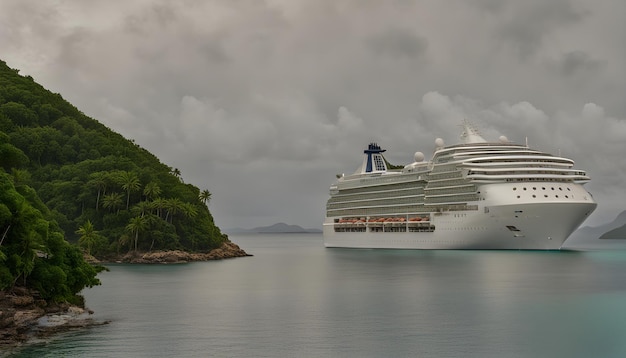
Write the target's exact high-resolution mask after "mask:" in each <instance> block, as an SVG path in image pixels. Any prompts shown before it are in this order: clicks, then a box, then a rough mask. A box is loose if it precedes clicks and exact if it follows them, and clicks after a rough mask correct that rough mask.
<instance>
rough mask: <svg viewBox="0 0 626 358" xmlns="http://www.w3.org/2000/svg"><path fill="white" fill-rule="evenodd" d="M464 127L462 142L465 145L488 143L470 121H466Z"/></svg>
mask: <svg viewBox="0 0 626 358" xmlns="http://www.w3.org/2000/svg"><path fill="white" fill-rule="evenodd" d="M462 126H463V133H461V140H462V141H463V143H466V144H469V143H487V141H486V140H485V139H484V138H483V137H482V136H481V135H480V133H479V132H478V129H477V128H476V127H474V125H472V124H471V123H470V122H469V121H468V120H464V121H463V124H462Z"/></svg>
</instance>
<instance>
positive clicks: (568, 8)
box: [0, 0, 626, 227]
mask: <svg viewBox="0 0 626 358" xmlns="http://www.w3.org/2000/svg"><path fill="white" fill-rule="evenodd" d="M624 11H626V3H624V2H623V1H621V0H606V1H605V2H603V3H602V6H600V5H597V4H595V3H590V2H583V1H579V0H556V1H549V2H546V1H542V0H530V1H523V2H520V1H514V0H507V1H491V0H484V1H476V2H464V1H452V2H450V1H448V2H441V1H429V0H415V1H361V0H339V1H331V0H320V1H308V0H294V1H292V0H268V1H227V0H214V1H185V2H170V1H165V0H156V1H155V0H133V1H126V2H124V3H114V2H96V3H92V2H90V3H85V2H81V1H77V0H67V1H63V2H40V1H34V0H6V1H2V2H1V3H0V47H1V48H2V49H3V53H2V55H1V56H2V59H3V60H5V61H7V63H8V64H9V66H11V67H14V68H19V69H20V70H21V73H23V74H28V75H31V76H33V77H34V79H35V80H36V81H38V82H40V83H41V84H42V85H44V86H45V87H47V88H49V89H50V90H52V91H53V92H59V93H61V94H62V95H63V97H64V98H66V99H68V100H69V101H70V102H72V103H73V104H74V105H76V106H77V107H78V108H79V109H80V110H81V111H83V112H85V113H86V114H88V115H90V116H92V117H94V118H96V119H98V120H100V121H102V122H103V123H104V124H105V125H107V126H108V127H110V128H112V129H113V130H115V131H118V132H120V133H122V134H123V135H124V136H126V137H128V138H131V139H134V140H135V141H136V142H137V143H138V144H139V145H141V146H142V147H144V148H146V149H148V150H150V151H152V152H153V153H155V154H156V155H157V156H158V157H159V158H160V159H161V160H162V161H164V162H165V163H166V164H167V165H170V166H172V167H176V168H179V169H180V170H181V171H182V174H183V177H184V179H185V181H186V182H190V183H193V184H195V185H198V186H199V187H202V188H206V189H209V190H210V191H211V192H212V193H213V200H212V203H211V209H212V212H213V213H214V215H215V218H216V220H217V222H218V224H219V225H221V226H224V227H229V226H245V227H253V226H259V225H267V224H271V223H273V222H278V221H286V222H290V223H294V224H300V225H303V226H316V225H317V226H319V223H320V222H321V221H322V218H323V214H324V204H325V200H326V197H327V190H328V185H330V183H331V182H332V180H334V177H335V174H337V173H341V172H346V173H347V172H351V171H353V170H354V169H355V168H356V167H357V166H358V165H359V164H360V160H361V158H360V155H361V153H362V150H363V149H364V147H365V146H367V144H368V143H369V142H371V141H375V142H378V143H379V144H380V145H382V146H384V147H385V148H387V149H388V151H387V152H386V154H387V157H388V159H389V160H390V161H391V162H392V163H395V164H402V163H408V162H410V161H411V160H412V158H413V153H414V152H415V151H422V152H424V153H425V154H426V156H427V157H428V156H429V155H430V154H431V153H432V149H433V147H434V144H433V143H434V140H435V138H437V137H441V138H443V139H445V141H446V142H447V143H448V144H452V143H455V142H456V141H457V140H458V135H459V131H458V123H459V122H460V120H462V119H464V118H467V119H470V120H473V121H475V122H476V123H477V124H478V126H479V127H480V129H481V131H482V133H483V135H484V136H485V137H486V138H488V139H497V138H498V137H499V136H500V135H506V136H507V137H508V138H509V139H511V140H514V141H517V142H522V143H523V142H525V141H526V138H528V141H529V144H531V145H533V146H537V147H539V148H540V149H542V150H545V151H548V152H553V153H558V152H559V151H561V152H562V153H563V154H564V155H566V154H567V155H568V156H571V157H572V158H573V159H574V160H576V161H577V165H580V167H581V168H582V169H585V170H588V171H589V173H590V175H591V176H592V178H593V181H592V182H591V183H590V184H589V188H590V189H591V190H592V192H594V195H595V196H596V199H598V201H599V202H601V207H600V208H599V209H598V212H600V213H602V212H609V211H610V210H618V209H619V208H620V205H622V204H621V203H622V202H623V201H624V198H621V197H620V195H621V194H620V193H621V191H622V188H623V187H624V183H623V180H622V179H621V178H624V177H626V176H624V173H623V172H622V171H623V169H622V168H624V167H626V165H624V162H623V159H622V158H623V155H622V154H621V152H622V151H623V145H622V144H621V143H623V142H624V140H625V139H626V134H625V133H624V125H623V123H624V122H625V121H626V102H625V101H624V100H623V94H624V93H626V81H625V80H624V79H625V78H626V72H625V68H624V66H623V64H624V63H626V51H624V42H623V38H622V37H623V36H622V34H621V32H620V31H616V30H615V29H619V28H623V16H621V14H623V13H624ZM620 26H621V27H620ZM599 39H602V40H601V41H600V40H599ZM615 193H617V194H615ZM294 202H296V203H297V205H296V204H294ZM294 205H295V206H294ZM622 206H623V205H622ZM605 208H606V209H605ZM624 209H626V207H624ZM611 216H613V217H614V216H615V215H614V214H611ZM242 223H245V224H242Z"/></svg>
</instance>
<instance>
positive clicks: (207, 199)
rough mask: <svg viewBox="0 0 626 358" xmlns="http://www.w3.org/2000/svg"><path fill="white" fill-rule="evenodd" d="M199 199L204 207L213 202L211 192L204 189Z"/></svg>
mask: <svg viewBox="0 0 626 358" xmlns="http://www.w3.org/2000/svg"><path fill="white" fill-rule="evenodd" d="M198 199H200V201H201V202H203V203H204V205H206V204H207V203H209V202H210V201H211V192H210V191H208V190H206V189H204V190H203V191H201V192H200V196H198Z"/></svg>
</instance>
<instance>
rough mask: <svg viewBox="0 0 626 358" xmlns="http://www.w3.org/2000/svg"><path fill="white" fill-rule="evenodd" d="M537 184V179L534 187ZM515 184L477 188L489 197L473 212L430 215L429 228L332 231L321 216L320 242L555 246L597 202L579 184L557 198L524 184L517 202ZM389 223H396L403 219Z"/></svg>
mask: <svg viewBox="0 0 626 358" xmlns="http://www.w3.org/2000/svg"><path fill="white" fill-rule="evenodd" d="M537 185H541V183H539V184H534V187H537ZM548 185H549V184H548ZM515 186H516V185H515V184H500V185H490V186H483V187H482V190H483V191H489V192H490V193H491V196H492V197H493V198H494V199H492V200H489V199H487V200H484V201H480V202H477V203H476V204H479V205H477V206H478V209H477V210H468V211H449V212H441V213H432V214H430V222H429V224H430V225H432V227H434V230H433V231H432V232H410V231H409V230H404V229H403V230H404V231H403V232H398V231H394V232H384V231H383V232H374V231H372V230H371V229H370V228H369V227H367V225H370V224H369V223H366V224H363V225H365V226H366V229H365V231H361V232H336V230H335V225H336V224H335V219H334V218H327V219H326V222H325V223H324V245H325V246H326V247H343V248H370V249H425V250H559V249H560V248H561V246H562V245H563V243H564V242H565V240H566V239H567V238H568V237H569V235H571V234H572V232H574V230H576V229H577V228H578V226H580V224H582V222H583V221H585V219H586V218H587V217H588V216H589V215H590V214H591V213H592V212H593V211H594V209H595V208H596V206H597V204H596V203H595V202H594V201H593V199H592V198H591V196H590V195H589V194H588V192H587V191H586V190H585V189H584V188H583V187H582V185H577V184H567V185H564V186H563V185H562V186H561V187H562V188H564V189H565V190H566V191H567V192H569V193H570V195H568V198H563V195H561V200H560V201H555V200H554V199H552V198H548V199H546V198H543V196H542V195H538V198H533V195H534V194H530V193H531V192H532V187H533V186H532V185H529V187H528V189H530V190H528V191H526V192H527V193H528V194H527V195H526V196H527V198H524V197H522V198H521V199H519V203H514V201H513V198H511V196H512V195H511V193H513V192H514V191H513V190H512V188H513V187H515ZM517 186H518V187H520V185H517ZM568 188H569V190H567V189H568ZM519 189H520V191H522V190H521V188H519ZM538 189H540V188H538ZM547 189H548V190H549V189H550V188H547ZM557 191H558V187H557ZM515 192H517V191H515ZM515 196H517V195H515ZM535 196H537V195H535ZM515 199H517V198H515ZM390 225H396V227H398V225H409V223H408V222H405V223H394V224H390ZM396 230H397V229H396Z"/></svg>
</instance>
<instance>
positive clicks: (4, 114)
mask: <svg viewBox="0 0 626 358" xmlns="http://www.w3.org/2000/svg"><path fill="white" fill-rule="evenodd" d="M0 168H1V169H0V187H1V188H0V235H2V236H1V237H0V240H1V241H0V289H5V288H7V287H11V285H14V284H21V285H26V286H31V287H34V288H37V289H38V290H40V291H41V292H42V295H45V296H46V297H47V298H54V299H68V298H69V297H70V296H71V295H73V294H75V293H77V292H79V291H80V289H82V288H83V287H85V286H91V285H94V284H97V283H98V281H97V279H96V278H95V274H96V270H95V269H94V268H92V267H91V266H88V265H87V266H85V265H86V264H85V263H84V261H83V259H82V255H81V252H80V250H82V251H83V252H84V253H87V254H91V255H94V256H96V257H99V258H107V257H115V256H117V255H120V254H123V253H125V252H128V251H148V250H156V249H182V250H187V251H201V252H202V251H209V250H211V249H213V248H216V247H219V246H221V244H222V243H224V242H225V241H227V240H228V239H227V237H226V235H224V234H222V233H221V232H220V230H219V228H217V227H216V226H215V225H214V223H213V217H212V216H211V213H210V212H209V209H208V208H207V205H206V204H207V203H208V201H209V200H210V198H211V193H210V192H209V191H208V190H203V191H200V190H199V189H198V188H197V187H195V186H193V185H191V184H186V183H184V182H183V181H182V179H181V173H180V170H178V169H176V168H170V167H168V166H166V165H164V164H163V163H161V162H160V161H159V160H158V159H157V158H156V157H155V156H154V155H152V154H151V153H149V152H148V151H147V150H145V149H143V148H141V147H139V146H138V145H137V144H135V143H134V142H133V141H132V140H127V139H125V138H124V137H122V136H121V135H119V134H117V133H115V132H113V131H111V130H110V129H108V128H107V127H105V126H104V125H102V124H101V123H99V122H97V121H96V120H94V119H91V118H89V117H87V116H85V115H84V114H83V113H81V112H80V111H78V110H77V109H76V108H75V107H74V106H72V105H71V104H70V103H68V102H67V101H65V100H64V99H63V98H62V97H61V96H60V95H59V94H55V93H51V92H49V91H47V90H46V89H44V88H43V87H41V86H40V85H38V84H37V83H35V82H34V81H33V79H32V78H31V77H30V76H25V77H24V76H20V75H19V74H18V71H17V70H13V69H11V68H9V67H8V66H7V65H6V63H4V62H2V61H0ZM78 247H80V250H79V249H78Z"/></svg>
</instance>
